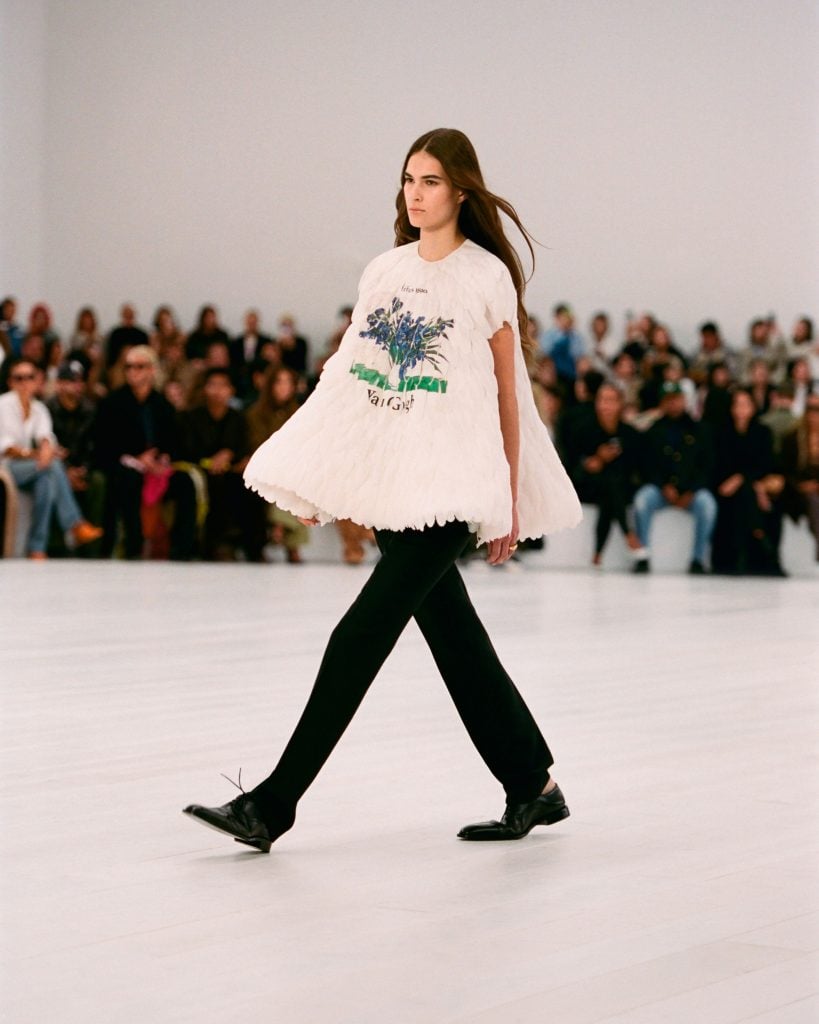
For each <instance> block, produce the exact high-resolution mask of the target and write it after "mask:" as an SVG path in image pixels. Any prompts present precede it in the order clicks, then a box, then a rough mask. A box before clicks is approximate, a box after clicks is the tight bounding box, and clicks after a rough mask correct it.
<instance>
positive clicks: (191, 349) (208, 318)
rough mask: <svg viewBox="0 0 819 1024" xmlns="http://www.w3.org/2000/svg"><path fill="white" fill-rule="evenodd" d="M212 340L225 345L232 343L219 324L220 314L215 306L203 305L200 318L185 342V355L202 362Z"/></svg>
mask: <svg viewBox="0 0 819 1024" xmlns="http://www.w3.org/2000/svg"><path fill="white" fill-rule="evenodd" d="M212 341H221V342H224V343H225V345H229V344H230V338H229V337H228V335H227V331H225V330H224V329H223V328H222V327H221V326H220V324H219V316H218V314H217V312H216V307H215V306H203V307H202V308H201V309H200V310H199V319H198V321H197V324H196V327H195V328H194V329H193V330H192V331H191V333H190V334H189V335H188V340H187V342H186V344H185V355H186V356H187V358H188V359H191V360H194V361H198V362H201V361H202V360H203V359H204V358H205V352H206V351H207V347H208V345H209V344H210V343H211V342H212Z"/></svg>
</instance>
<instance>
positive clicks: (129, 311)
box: [105, 302, 148, 370]
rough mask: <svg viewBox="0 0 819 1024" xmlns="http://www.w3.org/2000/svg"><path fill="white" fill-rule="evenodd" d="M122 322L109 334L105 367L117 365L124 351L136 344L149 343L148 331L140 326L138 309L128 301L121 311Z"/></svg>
mask: <svg viewBox="0 0 819 1024" xmlns="http://www.w3.org/2000/svg"><path fill="white" fill-rule="evenodd" d="M119 315H120V323H119V324H118V325H117V326H116V327H115V328H114V329H113V330H112V331H111V333H110V334H109V335H108V341H107V342H106V345H105V367H106V369H107V370H110V369H111V368H112V367H113V366H116V364H117V362H118V361H119V357H120V356H121V355H122V352H123V351H124V350H125V349H127V348H132V347H133V346H134V345H147V344H148V332H147V331H145V330H143V328H141V327H140V326H138V324H137V322H136V310H135V309H134V307H133V306H132V305H131V304H130V303H129V302H126V303H125V304H124V305H123V306H122V308H121V309H120V311H119Z"/></svg>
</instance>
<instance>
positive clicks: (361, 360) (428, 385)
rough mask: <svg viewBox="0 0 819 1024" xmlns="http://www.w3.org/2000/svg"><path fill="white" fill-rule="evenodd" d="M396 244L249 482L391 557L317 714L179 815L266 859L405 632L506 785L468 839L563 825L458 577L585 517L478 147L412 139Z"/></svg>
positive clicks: (340, 651) (365, 597) (340, 631)
mask: <svg viewBox="0 0 819 1024" xmlns="http://www.w3.org/2000/svg"><path fill="white" fill-rule="evenodd" d="M396 208H397V210H398V216H397V218H396V221H395V248H393V249H391V250H390V251H389V252H386V253H383V254H382V255H381V256H378V257H376V259H374V260H373V261H372V262H371V263H370V264H369V265H368V266H367V268H366V269H365V271H364V274H363V276H362V278H361V283H360V285H359V292H358V302H357V303H356V306H355V310H354V312H353V318H352V323H351V324H350V326H349V328H348V330H347V332H346V334H345V335H344V338H343V340H342V343H341V345H340V347H339V350H338V352H337V353H336V354H335V355H334V356H333V357H332V358H331V359H330V360H329V361H328V362H327V364H326V365H325V368H324V372H323V373H322V376H321V379H320V381H319V383H318V386H317V388H316V390H315V392H314V393H313V395H312V396H311V397H310V398H309V400H308V401H307V402H306V403H305V404H304V406H302V408H301V409H300V410H299V411H298V412H297V413H296V415H295V416H293V417H292V418H291V419H290V420H289V421H288V422H287V423H286V424H285V425H284V426H283V427H282V428H281V430H279V431H278V432H277V433H275V434H274V435H273V436H272V437H271V438H269V439H268V440H267V441H266V442H265V443H264V444H263V445H262V446H261V447H260V448H259V449H258V450H257V451H256V453H255V454H254V455H253V456H252V458H251V460H250V462H249V463H248V466H247V468H246V470H245V481H246V483H247V485H248V486H249V487H251V488H253V489H254V490H255V491H258V492H259V493H260V494H261V495H263V496H264V497H265V498H267V499H268V500H269V501H271V502H275V503H276V505H278V506H279V507H280V508H285V509H288V510H289V511H290V512H292V513H293V514H294V515H296V516H298V517H300V518H301V519H302V520H303V521H305V522H310V523H328V522H331V521H332V520H334V519H351V520H352V521H353V522H355V523H361V524H362V525H364V526H369V527H372V528H373V529H374V530H375V536H376V540H377V542H378V547H379V549H380V551H381V557H380V559H379V561H378V562H377V563H376V565H375V567H374V569H373V572H372V575H371V576H370V577H369V579H368V580H367V582H366V583H365V584H364V587H363V589H362V590H361V593H360V594H359V595H358V597H357V598H356V600H355V601H354V603H353V604H352V606H351V607H350V609H349V610H348V611H347V613H346V614H345V615H344V617H343V618H342V619H341V621H340V622H339V623H338V625H337V626H336V628H335V629H334V630H333V632H332V634H331V636H330V640H329V643H328V645H327V649H326V651H325V652H324V657H323V659H322V662H321V665H320V668H319V671H318V676H317V678H316V681H315V684H314V686H313V690H312V692H311V694H310V697H309V699H308V701H307V706H306V707H305V709H304V712H303V714H302V716H301V718H300V720H299V722H298V724H297V726H296V729H295V731H294V733H293V735H292V737H291V738H290V741H289V743H288V744H287V746H286V748H285V750H284V753H283V754H282V755H281V758H280V760H279V762H278V764H277V765H276V767H275V769H274V770H273V772H272V773H271V774H270V775H269V776H268V777H267V778H266V779H265V780H264V781H263V782H261V783H260V784H259V785H258V786H256V787H255V789H252V790H250V791H248V792H246V793H245V792H243V793H242V794H241V795H240V796H237V797H236V798H235V799H234V800H231V801H230V802H229V803H227V804H224V805H223V806H221V807H203V806H201V805H198V804H192V805H191V806H189V807H186V808H185V813H186V814H189V815H190V816H192V817H194V818H196V819H197V820H199V821H200V822H202V823H203V824H205V825H209V826H210V827H212V828H216V829H218V830H219V831H221V832H224V833H226V834H228V835H229V836H232V837H233V838H234V839H236V840H238V841H239V842H241V843H246V844H247V845H248V846H252V847H255V848H256V849H258V850H261V851H262V852H265V853H266V852H268V851H269V849H270V845H271V843H273V842H274V841H275V840H276V839H277V838H278V837H279V836H281V835H282V834H283V833H285V832H287V831H288V830H289V829H290V828H291V827H292V826H293V823H294V821H295V818H296V807H297V804H298V801H299V800H300V798H301V797H302V796H303V794H304V793H305V792H306V791H307V789H308V787H309V786H310V784H311V783H312V781H313V780H314V779H315V777H316V775H317V774H318V773H319V771H320V769H321V767H322V765H323V764H324V762H325V761H326V760H327V758H328V757H329V755H330V753H331V752H332V750H333V748H334V747H335V745H336V743H337V742H338V740H339V739H340V738H341V736H342V734H343V732H344V730H345V729H346V728H347V726H348V724H349V723H350V721H351V720H352V717H353V715H354V714H355V712H356V709H357V708H358V706H359V704H360V703H361V701H362V699H363V697H364V694H365V693H366V692H367V689H368V688H369V686H370V683H371V682H372V681H373V679H374V678H375V676H376V675H377V673H378V671H379V669H380V668H381V666H382V664H383V663H384V661H385V660H386V658H387V656H388V655H389V653H390V651H391V650H392V648H393V647H394V646H395V643H396V641H397V640H398V638H399V636H400V635H401V633H402V632H403V630H404V627H405V626H406V625H407V623H408V622H409V620H410V619H411V618H414V619H415V621H416V622H417V623H418V626H419V628H420V629H421V632H422V634H423V636H424V638H425V640H426V641H427V643H428V644H429V647H430V650H431V652H432V655H433V657H434V659H435V663H436V665H437V666H438V669H439V671H440V673H441V676H442V677H443V680H444V683H445V684H446V687H447V689H448V690H449V693H450V696H451V697H452V700H453V701H454V703H455V706H456V708H457V710H458V713H459V714H460V716H461V719H462V721H463V723H464V725H465V727H466V729H467V731H468V733H469V735H470V738H471V739H472V742H473V743H474V744H475V746H476V748H477V749H478V752H479V753H480V754H481V756H482V757H483V759H484V761H485V762H486V765H487V767H488V768H489V770H490V771H491V772H492V774H493V775H494V776H495V778H496V779H497V780H498V782H500V784H501V785H502V786H503V788H504V791H505V794H506V808H505V811H504V814H503V815H502V817H501V819H500V820H499V821H487V822H480V823H478V824H474V825H467V826H465V827H464V828H462V829H461V831H460V832H459V833H458V835H459V837H460V838H461V839H469V840H509V839H520V838H522V837H523V836H525V835H527V834H528V833H529V831H530V830H531V829H532V828H533V827H534V826H535V825H550V824H553V823H554V822H556V821H560V820H561V819H562V818H565V817H568V814H569V809H568V807H567V806H566V802H565V800H564V798H563V794H562V793H561V791H560V789H559V788H558V786H557V785H556V783H555V782H554V780H553V779H551V778H550V775H549V769H550V768H551V766H552V764H553V758H552V755H551V753H550V751H549V748H548V746H547V744H546V742H545V740H544V739H543V736H542V735H541V733H540V730H539V729H538V727H537V725H536V723H535V721H534V719H533V718H532V715H531V713H530V711H529V709H528V708H527V706H526V704H525V703H524V701H523V698H522V697H521V695H520V694H519V693H518V691H517V689H516V688H515V685H514V684H513V682H512V680H511V679H510V678H509V676H508V675H507V673H506V672H505V670H504V668H503V666H502V665H501V663H500V661H499V660H498V656H497V654H496V653H495V651H494V649H493V647H492V644H491V642H490V640H489V637H488V635H487V633H486V630H485V629H484V627H483V625H482V624H481V622H480V620H479V618H478V616H477V613H476V612H475V609H474V608H473V606H472V604H471V602H470V600H469V596H468V595H467V592H466V589H465V587H464V583H463V580H462V579H461V576H460V573H459V572H458V569H457V565H456V562H457V559H458V557H459V556H460V555H461V554H463V552H464V550H465V549H466V548H467V546H468V545H469V543H470V538H471V535H472V534H476V535H477V540H478V542H479V543H486V544H487V546H488V560H489V562H490V563H491V564H492V565H500V564H501V563H503V562H505V561H506V560H507V559H508V558H509V557H510V555H511V554H512V553H513V552H514V550H515V548H516V547H517V543H518V540H519V539H521V538H525V537H539V536H541V535H542V534H544V533H549V532H553V531H554V530H557V529H561V528H563V527H568V526H574V525H575V524H576V523H577V522H578V521H579V519H580V514H581V513H580V503H579V501H578V499H577V495H576V494H575V492H574V489H573V487H572V485H571V483H570V481H569V478H568V476H567V475H566V473H565V471H564V469H563V466H562V465H561V463H560V460H559V459H558V457H557V454H556V452H555V450H554V447H553V445H552V443H551V440H550V439H549V435H548V433H547V432H546V429H545V427H544V426H543V425H542V424H541V422H540V419H539V417H538V415H537V411H536V409H535V405H534V400H533V397H532V391H531V386H530V383H529V378H528V375H527V372H526V366H525V363H524V358H523V352H522V349H521V341H520V339H521V337H526V332H525V327H526V314H525V312H524V308H523V291H524V283H525V282H524V274H523V269H522V266H521V262H520V259H519V257H518V255H517V253H516V252H515V250H514V249H513V248H512V246H511V245H510V243H509V241H508V239H507V238H506V236H505V234H504V230H503V227H502V224H501V220H500V213H501V212H502V213H504V214H505V215H506V216H507V217H508V218H509V219H510V220H511V221H512V222H513V223H514V225H515V226H516V227H517V228H518V229H519V230H520V231H521V233H522V236H523V238H524V240H525V242H526V244H527V246H528V247H529V251H530V253H531V251H532V247H531V244H530V243H529V238H528V235H527V234H526V232H525V230H524V229H523V227H522V225H521V223H520V221H519V219H518V217H517V214H516V213H515V210H514V208H513V207H512V206H511V205H510V204H509V203H507V202H506V201H505V200H503V199H501V198H499V197H498V196H495V195H493V194H492V193H491V192H489V191H488V190H487V188H486V186H485V185H484V182H483V177H482V175H481V171H480V167H479V165H478V159H477V156H476V154H475V150H474V148H473V147H472V144H471V143H470V141H469V139H467V137H466V136H465V135H464V134H463V133H462V132H459V131H455V130H453V129H445V128H441V129H436V130H435V131H432V132H428V133H427V134H425V135H422V136H421V138H420V139H418V140H417V141H416V142H414V143H413V145H412V146H411V148H410V151H409V154H408V156H407V158H406V160H405V161H404V166H403V168H402V172H401V188H400V190H399V193H398V197H397V199H396Z"/></svg>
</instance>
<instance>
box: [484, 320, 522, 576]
mask: <svg viewBox="0 0 819 1024" xmlns="http://www.w3.org/2000/svg"><path fill="white" fill-rule="evenodd" d="M489 344H490V346H491V348H492V357H493V359H494V361H495V378H496V379H497V382H498V412H499V414H500V427H501V434H502V435H503V450H504V453H505V455H506V461H507V462H508V463H509V478H510V482H511V485H512V529H511V530H510V532H509V534H508V535H507V536H506V537H498V538H496V539H495V540H493V541H491V542H490V544H489V562H490V563H491V564H492V565H500V563H501V562H505V561H506V560H507V558H509V556H510V554H511V553H512V552H511V550H510V549H511V548H513V547H514V546H515V545H516V544H517V540H518V509H517V504H518V459H519V456H520V420H519V418H518V399H517V392H516V390H515V345H516V344H517V342H516V341H515V334H514V331H513V330H512V328H511V327H510V326H509V324H508V323H504V325H503V327H501V328H500V330H498V331H496V332H495V333H494V334H493V335H492V338H491V339H490V342H489Z"/></svg>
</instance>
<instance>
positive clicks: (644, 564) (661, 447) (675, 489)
mask: <svg viewBox="0 0 819 1024" xmlns="http://www.w3.org/2000/svg"><path fill="white" fill-rule="evenodd" d="M660 409H661V412H662V415H661V417H660V419H658V420H657V422H656V423H655V424H654V425H653V426H652V427H651V428H650V429H649V430H648V432H647V433H646V435H645V445H644V450H643V467H642V478H643V479H644V480H645V481H646V482H645V483H644V484H643V485H642V487H640V489H639V490H638V491H637V494H636V495H635V497H634V513H635V518H636V521H637V534H638V536H639V538H640V544H641V547H640V549H638V551H636V552H635V554H636V556H637V560H636V562H635V565H634V571H635V572H643V573H644V572H649V570H650V535H651V521H652V519H653V518H654V514H655V513H656V512H658V511H659V510H660V509H662V508H667V507H669V506H670V507H673V508H679V509H683V510H685V511H686V512H690V513H691V514H692V515H693V517H694V545H693V551H692V555H691V562H690V564H689V572H690V573H692V574H695V575H699V574H702V573H704V572H705V571H706V561H707V559H708V548H709V545H710V543H711V534H712V533H713V531H714V522H715V520H716V516H717V503H716V500H715V499H714V495H713V494H712V493H711V492H710V491H709V490H708V483H709V481H710V477H711V458H710V456H711V440H710V438H709V437H707V436H706V433H705V429H704V428H703V427H701V426H700V425H699V424H698V423H696V422H695V421H694V420H693V419H692V418H691V416H690V415H689V414H688V413H687V412H686V411H685V395H684V394H683V390H682V388H681V387H680V385H679V384H675V383H673V382H669V383H667V384H665V385H663V394H662V399H661V402H660Z"/></svg>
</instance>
